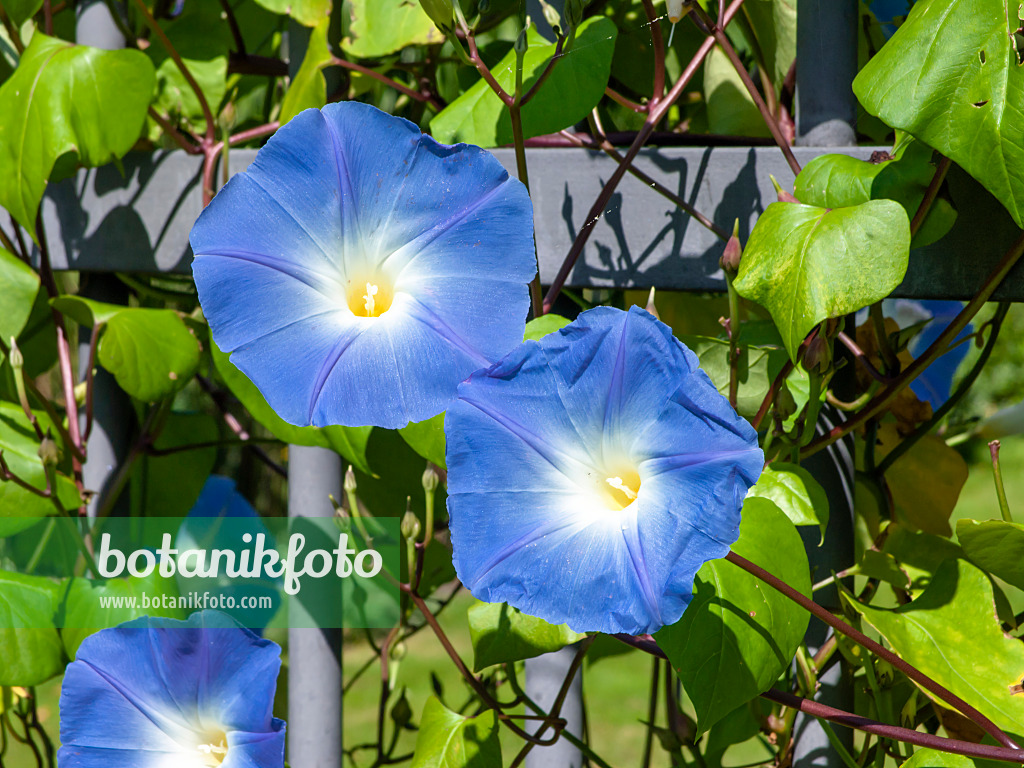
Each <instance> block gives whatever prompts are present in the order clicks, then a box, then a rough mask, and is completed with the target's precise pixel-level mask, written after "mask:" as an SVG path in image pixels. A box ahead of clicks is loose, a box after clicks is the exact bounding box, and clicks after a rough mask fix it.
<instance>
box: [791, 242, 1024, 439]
mask: <svg viewBox="0 0 1024 768" xmlns="http://www.w3.org/2000/svg"><path fill="white" fill-rule="evenodd" d="M1022 255H1024V233H1021V235H1020V237H1018V238H1017V241H1016V242H1015V243H1014V244H1013V245H1012V246H1011V247H1010V250H1009V251H1007V252H1006V255H1004V256H1003V258H1002V259H1001V260H1000V262H999V264H998V265H996V267H995V269H993V270H992V272H990V273H989V275H988V277H987V278H985V282H984V283H983V284H982V288H981V290H980V291H979V292H978V293H977V294H976V295H975V296H974V298H973V299H971V300H970V302H968V304H967V306H966V307H964V308H963V309H962V310H961V311H960V314H958V315H957V316H956V318H955V319H954V320H953V322H951V323H950V324H949V325H948V326H947V327H946V330H944V331H943V332H942V333H941V334H940V335H939V337H938V338H937V339H936V340H935V341H934V342H932V344H931V345H930V346H929V347H928V349H926V350H925V351H924V352H922V353H921V355H920V356H919V357H917V359H915V360H914V362H912V363H911V364H910V365H908V366H907V367H906V368H905V369H904V370H903V371H902V372H901V373H900V375H899V376H897V377H896V378H895V379H894V380H893V381H892V383H891V384H889V385H888V386H887V387H886V388H885V389H883V390H882V391H881V392H879V393H878V394H877V395H875V397H874V398H873V399H872V400H871V401H870V402H868V404H867V405H865V406H864V409H863V410H861V411H859V412H858V413H857V414H856V415H854V416H852V417H851V418H850V419H849V420H847V421H846V422H844V423H843V424H841V425H839V426H837V427H833V428H832V429H831V430H830V431H829V432H828V433H826V434H824V435H822V436H821V437H819V438H816V439H815V440H812V441H811V442H810V443H809V444H808V445H807V446H806V447H805V448H804V449H803V451H801V456H803V457H807V456H811V455H812V454H815V453H817V452H818V451H820V450H822V449H824V448H827V447H828V446H830V445H832V443H834V442H836V441H837V440H839V439H841V438H842V437H843V436H844V435H847V434H849V433H850V432H852V431H853V430H855V429H858V428H860V427H861V426H863V425H864V424H866V423H867V422H868V421H870V420H871V419H873V418H874V417H875V416H877V415H878V414H879V413H881V412H882V411H883V410H885V408H886V407H888V405H889V403H891V402H892V401H893V400H894V399H895V398H896V396H897V395H898V394H899V393H900V391H901V390H902V389H903V388H904V387H906V386H907V385H908V384H910V382H912V381H913V380H914V379H916V378H917V377H918V376H920V375H921V373H922V372H923V371H924V370H925V369H926V368H927V367H928V366H929V365H931V364H932V362H934V361H935V360H936V359H937V358H938V357H940V356H942V355H943V354H944V353H945V352H946V350H947V348H948V347H949V345H950V343H951V342H952V341H953V339H955V338H956V337H957V335H958V334H959V333H960V331H962V330H963V329H964V328H965V327H966V326H967V324H968V323H969V322H970V321H971V320H972V319H973V318H974V316H975V315H976V314H978V311H979V310H980V309H981V308H982V306H984V304H985V302H987V301H988V300H989V298H990V297H991V296H992V294H993V293H994V292H995V290H996V288H998V287H999V284H1000V283H1002V282H1003V278H1005V277H1006V275H1007V274H1008V273H1009V272H1010V270H1011V269H1013V267H1014V266H1015V265H1016V264H1017V262H1018V261H1020V258H1021V256H1022Z"/></svg>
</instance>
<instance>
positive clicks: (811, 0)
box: [796, 0, 858, 147]
mask: <svg viewBox="0 0 1024 768" xmlns="http://www.w3.org/2000/svg"><path fill="white" fill-rule="evenodd" d="M857 17H858V9H857V0H798V2H797V35H796V61H797V64H796V101H797V107H796V126H797V130H796V133H797V136H798V137H799V138H798V143H800V144H803V145H805V146H812V147H845V146H849V145H851V144H856V143H857V140H856V135H855V133H854V125H855V124H856V122H857V101H856V99H854V98H853V91H852V89H851V85H852V83H853V78H854V77H856V75H857Z"/></svg>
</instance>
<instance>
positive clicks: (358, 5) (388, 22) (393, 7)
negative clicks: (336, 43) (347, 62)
mask: <svg viewBox="0 0 1024 768" xmlns="http://www.w3.org/2000/svg"><path fill="white" fill-rule="evenodd" d="M349 9H350V13H351V16H352V23H351V24H350V25H349V28H348V29H349V37H347V38H345V39H344V40H342V42H341V47H342V48H343V49H344V50H345V53H348V54H350V55H352V56H357V57H359V58H361V59H374V58H378V57H380V56H386V55H387V54H389V53H394V52H395V51H400V50H401V49H402V48H405V47H406V46H407V45H427V44H432V43H441V42H444V35H442V34H441V33H440V32H438V31H437V29H435V28H434V24H433V22H431V20H430V18H429V17H428V16H427V14H425V13H424V12H423V9H422V8H420V4H419V2H418V0H417V1H416V2H410V0H351V2H350V3H349Z"/></svg>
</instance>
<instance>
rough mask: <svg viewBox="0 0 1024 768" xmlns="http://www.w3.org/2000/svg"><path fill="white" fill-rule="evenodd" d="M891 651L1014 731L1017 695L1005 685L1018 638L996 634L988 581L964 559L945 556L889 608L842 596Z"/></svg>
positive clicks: (1017, 666) (1019, 669) (1014, 673)
mask: <svg viewBox="0 0 1024 768" xmlns="http://www.w3.org/2000/svg"><path fill="white" fill-rule="evenodd" d="M848 602H849V604H850V606H851V607H852V608H853V609H854V610H856V611H857V612H858V613H860V614H861V615H862V616H863V617H864V619H865V621H867V622H868V623H869V624H870V625H871V626H872V627H874V628H875V629H876V630H878V631H879V632H880V633H881V634H882V635H883V636H884V637H885V639H886V641H887V642H888V643H889V645H890V646H892V648H893V650H894V651H895V652H896V653H897V654H898V655H899V656H900V658H902V659H905V660H906V661H907V662H909V663H910V664H913V665H914V666H915V667H917V668H918V669H919V670H921V672H923V673H924V674H926V675H928V677H930V678H932V679H933V680H935V682H937V683H939V684H940V685H942V686H944V687H946V688H948V689H949V690H950V691H952V692H953V693H955V694H956V695H957V696H959V697H960V698H961V699H963V700H964V701H969V702H970V703H971V705H972V706H974V707H976V708H977V709H978V711H979V712H981V713H982V714H984V715H985V716H987V717H988V718H989V719H991V720H992V722H994V723H995V724H996V725H998V726H999V727H1000V728H1003V729H1005V730H1009V731H1011V732H1019V731H1020V730H1021V724H1022V723H1024V697H1021V696H1012V695H1010V686H1012V685H1014V684H1016V683H1018V682H1020V677H1021V674H1022V673H1024V643H1021V642H1020V641H1019V640H1017V639H1015V638H1011V637H1008V636H1007V635H1005V634H1003V630H1002V627H1001V626H1000V624H999V621H998V619H997V618H996V613H995V603H994V601H993V596H992V584H991V582H990V581H989V579H988V577H987V576H986V575H985V574H984V573H983V572H982V571H980V570H978V569H977V568H976V567H975V566H973V565H971V564H970V563H968V562H967V561H966V560H947V561H945V562H944V563H943V564H942V565H941V566H939V568H938V570H937V571H936V573H935V578H934V580H933V581H932V583H931V584H930V585H929V586H928V588H927V589H926V590H925V591H924V592H923V593H922V594H921V595H920V596H919V597H918V598H917V599H915V600H913V601H912V602H910V603H908V604H907V605H903V606H900V607H899V608H897V609H896V610H893V611H889V610H885V609H883V608H873V607H870V606H866V605H861V604H860V603H858V602H856V601H854V600H848Z"/></svg>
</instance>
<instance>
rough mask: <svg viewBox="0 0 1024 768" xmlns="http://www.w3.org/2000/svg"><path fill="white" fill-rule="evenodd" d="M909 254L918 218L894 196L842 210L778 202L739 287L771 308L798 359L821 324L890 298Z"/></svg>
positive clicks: (764, 219)
mask: <svg viewBox="0 0 1024 768" xmlns="http://www.w3.org/2000/svg"><path fill="white" fill-rule="evenodd" d="M909 255H910V221H909V219H908V218H907V213H906V211H905V210H904V209H903V206H901V205H900V204H899V203H897V202H894V201H892V200H871V201H869V202H866V203H863V204H861V205H856V206H852V207H850V208H835V209H828V208H818V207H815V206H812V205H799V204H796V203H772V204H771V205H769V206H768V208H767V209H766V210H765V212H764V213H763V214H761V217H760V218H758V220H757V224H756V225H755V226H754V231H753V232H751V233H750V240H749V241H748V242H747V246H746V248H745V250H744V251H743V259H742V261H741V262H740V271H739V275H738V276H737V277H736V282H735V286H736V290H737V292H738V293H739V294H740V295H741V296H743V297H745V298H748V299H751V300H753V301H756V302H757V303H758V304H760V305H761V306H763V307H764V308H765V309H767V310H768V311H769V312H770V313H771V316H772V319H773V320H774V321H775V324H776V325H777V326H778V328H779V332H780V333H781V334H782V341H783V343H784V344H785V346H786V350H787V351H788V352H789V354H790V357H792V358H793V359H794V360H796V356H797V349H798V348H799V346H800V343H801V342H802V341H803V340H804V337H805V336H807V334H808V333H810V331H811V329H812V328H814V326H816V325H817V324H818V323H820V322H822V321H823V320H826V319H828V318H830V317H839V316H841V315H845V314H849V313H850V312H856V311H857V310H858V309H860V308H861V307H865V306H867V305H868V304H871V303H873V302H875V301H878V300H880V299H883V298H885V297H886V296H888V295H889V294H890V293H891V292H892V290H893V289H894V288H895V287H896V286H897V285H899V284H900V281H901V280H902V279H903V276H904V275H905V274H906V272H907V261H908V258H909Z"/></svg>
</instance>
